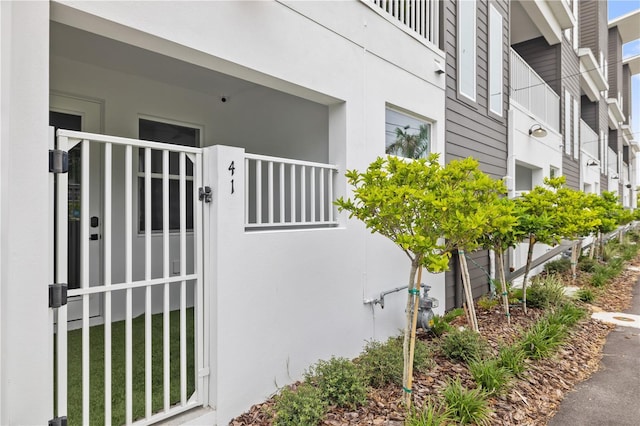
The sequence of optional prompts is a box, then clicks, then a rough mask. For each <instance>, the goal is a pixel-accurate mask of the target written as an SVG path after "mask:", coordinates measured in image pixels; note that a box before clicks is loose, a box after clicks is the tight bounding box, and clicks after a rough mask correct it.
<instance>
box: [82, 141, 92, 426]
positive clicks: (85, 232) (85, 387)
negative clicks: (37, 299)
mask: <svg viewBox="0 0 640 426" xmlns="http://www.w3.org/2000/svg"><path fill="white" fill-rule="evenodd" d="M90 149H91V148H90V144H89V141H88V140H83V141H82V162H81V169H82V172H81V173H82V178H81V179H82V180H81V185H80V256H81V263H80V287H81V288H88V287H89V206H90V202H89V196H90V195H89V185H90V182H89V176H90V174H89V165H90V164H89V161H90V158H91V157H90V155H89V154H90ZM89 297H90V296H89V295H88V294H84V295H83V296H82V422H83V424H89V402H90V398H89V391H90V390H91V388H90V387H89V386H90V370H89V348H90V346H89Z"/></svg>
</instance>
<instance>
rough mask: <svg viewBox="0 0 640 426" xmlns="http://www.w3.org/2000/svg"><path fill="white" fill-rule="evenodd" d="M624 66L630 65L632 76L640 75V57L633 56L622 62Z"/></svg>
mask: <svg viewBox="0 0 640 426" xmlns="http://www.w3.org/2000/svg"><path fill="white" fill-rule="evenodd" d="M622 65H629V71H631V75H638V74H640V55H635V56H631V57H630V58H626V59H623V60H622Z"/></svg>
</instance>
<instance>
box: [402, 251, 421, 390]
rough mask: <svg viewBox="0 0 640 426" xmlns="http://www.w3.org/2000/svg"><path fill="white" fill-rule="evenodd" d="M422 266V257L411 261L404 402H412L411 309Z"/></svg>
mask: <svg viewBox="0 0 640 426" xmlns="http://www.w3.org/2000/svg"><path fill="white" fill-rule="evenodd" d="M419 264H420V257H418V256H416V257H415V258H414V259H413V260H412V261H411V272H410V273H409V286H408V288H409V293H408V294H407V307H406V318H407V321H406V324H405V327H404V341H403V343H402V354H403V357H404V369H403V371H402V386H403V388H404V398H403V399H404V401H405V402H406V401H411V394H410V391H411V389H409V387H408V386H407V385H408V384H409V364H413V360H412V359H411V358H410V350H409V341H410V339H411V332H412V328H413V327H412V324H413V316H412V315H411V307H412V306H413V305H414V304H415V297H416V295H415V294H413V293H412V290H413V289H414V288H416V287H415V278H416V271H417V270H418V265H419Z"/></svg>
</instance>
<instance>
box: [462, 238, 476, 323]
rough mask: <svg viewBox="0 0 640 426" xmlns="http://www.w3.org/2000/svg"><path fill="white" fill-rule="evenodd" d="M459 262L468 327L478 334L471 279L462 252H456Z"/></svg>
mask: <svg viewBox="0 0 640 426" xmlns="http://www.w3.org/2000/svg"><path fill="white" fill-rule="evenodd" d="M458 253H459V256H458V258H459V260H460V269H461V270H462V286H463V287H464V291H465V297H466V299H467V307H468V318H467V320H469V325H471V328H472V329H473V331H475V332H476V333H478V332H479V331H480V330H478V319H477V317H476V308H475V305H474V303H473V292H472V290H471V279H470V277H469V267H468V265H467V258H466V257H465V256H464V251H463V250H458Z"/></svg>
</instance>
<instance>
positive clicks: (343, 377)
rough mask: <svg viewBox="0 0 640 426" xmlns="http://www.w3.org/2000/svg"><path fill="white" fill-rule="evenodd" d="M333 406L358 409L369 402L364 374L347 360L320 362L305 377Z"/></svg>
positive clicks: (335, 359)
mask: <svg viewBox="0 0 640 426" xmlns="http://www.w3.org/2000/svg"><path fill="white" fill-rule="evenodd" d="M305 379H306V380H307V381H308V382H309V383H311V384H313V385H315V386H316V387H317V388H318V389H319V390H320V392H321V393H322V396H323V397H324V398H325V399H326V400H327V401H328V402H329V403H331V404H334V405H338V406H340V407H347V408H356V407H357V406H359V405H362V404H364V403H365V402H367V384H366V381H365V378H364V377H363V375H362V372H361V371H360V369H358V367H356V365H355V364H354V363H353V362H351V360H348V359H346V358H334V357H331V359H330V360H329V361H318V362H317V363H316V364H315V365H314V366H312V367H311V368H310V370H309V372H308V373H307V374H306V375H305Z"/></svg>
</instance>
